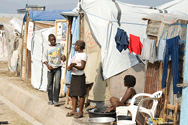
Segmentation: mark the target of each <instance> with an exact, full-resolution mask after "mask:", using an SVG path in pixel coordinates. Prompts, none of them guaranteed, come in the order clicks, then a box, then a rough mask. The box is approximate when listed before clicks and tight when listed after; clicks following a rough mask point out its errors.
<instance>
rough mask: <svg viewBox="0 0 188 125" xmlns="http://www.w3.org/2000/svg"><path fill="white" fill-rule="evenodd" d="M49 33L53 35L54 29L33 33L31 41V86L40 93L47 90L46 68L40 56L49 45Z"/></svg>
mask: <svg viewBox="0 0 188 125" xmlns="http://www.w3.org/2000/svg"><path fill="white" fill-rule="evenodd" d="M51 33H53V34H54V33H55V27H53V28H47V29H42V30H38V31H35V32H34V36H33V41H32V49H31V60H32V63H31V84H32V86H33V87H34V88H36V89H39V90H41V91H46V90H47V67H46V66H45V65H44V64H43V62H42V55H43V50H44V48H45V47H46V46H48V45H49V42H48V39H47V38H48V35H49V34H51ZM36 76H37V77H36Z"/></svg>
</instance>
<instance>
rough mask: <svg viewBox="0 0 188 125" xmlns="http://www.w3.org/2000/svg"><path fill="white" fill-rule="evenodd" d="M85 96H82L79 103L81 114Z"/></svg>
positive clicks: (81, 113)
mask: <svg viewBox="0 0 188 125" xmlns="http://www.w3.org/2000/svg"><path fill="white" fill-rule="evenodd" d="M84 100H85V98H84V96H82V97H80V103H79V114H80V115H83V107H84Z"/></svg>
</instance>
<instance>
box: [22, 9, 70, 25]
mask: <svg viewBox="0 0 188 125" xmlns="http://www.w3.org/2000/svg"><path fill="white" fill-rule="evenodd" d="M69 11H71V10H52V11H32V10H29V11H27V12H29V16H30V18H31V20H33V21H55V20H57V19H65V17H63V16H61V15H60V13H61V12H69ZM26 18H27V13H26V14H25V16H24V19H23V22H25V21H26Z"/></svg>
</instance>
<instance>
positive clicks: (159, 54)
mask: <svg viewBox="0 0 188 125" xmlns="http://www.w3.org/2000/svg"><path fill="white" fill-rule="evenodd" d="M165 47H166V40H160V41H159V45H158V52H157V60H158V61H162V62H163V60H164V57H165Z"/></svg>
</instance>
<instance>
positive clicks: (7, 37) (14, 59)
mask: <svg viewBox="0 0 188 125" xmlns="http://www.w3.org/2000/svg"><path fill="white" fill-rule="evenodd" d="M21 25H22V21H21V20H19V19H18V18H15V17H14V18H12V19H11V20H10V21H8V22H6V23H4V24H3V26H4V30H3V34H2V35H1V44H0V51H1V58H2V59H3V60H7V61H8V68H9V70H10V72H17V66H20V63H18V58H19V56H18V53H19V52H18V51H19V50H20V46H21V44H20V43H19V42H21V39H20V37H21V36H20V34H21Z"/></svg>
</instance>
